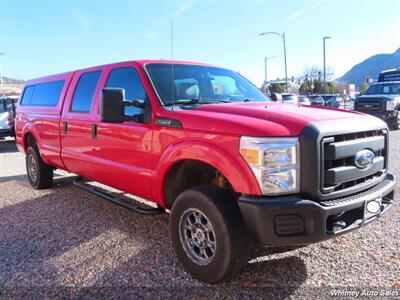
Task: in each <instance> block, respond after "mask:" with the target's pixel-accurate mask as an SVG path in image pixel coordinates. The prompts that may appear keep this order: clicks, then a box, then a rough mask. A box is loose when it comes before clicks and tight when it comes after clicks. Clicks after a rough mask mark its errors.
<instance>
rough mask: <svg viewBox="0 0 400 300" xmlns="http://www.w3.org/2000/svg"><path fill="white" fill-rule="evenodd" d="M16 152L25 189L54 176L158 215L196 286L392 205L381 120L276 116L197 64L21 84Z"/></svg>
mask: <svg viewBox="0 0 400 300" xmlns="http://www.w3.org/2000/svg"><path fill="white" fill-rule="evenodd" d="M16 139H17V143H18V147H19V149H20V151H22V152H23V153H25V155H26V168H27V174H28V179H29V182H30V183H31V185H32V186H33V187H34V188H36V189H41V188H49V187H51V185H52V181H53V170H54V169H62V170H66V171H68V172H71V173H75V174H77V175H79V177H80V178H83V179H85V180H90V181H96V182H100V183H102V184H104V185H107V186H110V187H112V188H116V189H119V190H122V191H124V192H126V193H129V194H133V195H136V196H138V197H141V198H144V199H147V200H149V201H152V202H154V203H156V204H157V205H158V207H159V209H163V210H165V211H167V212H169V213H170V234H171V239H172V244H173V247H174V248H175V251H176V253H177V256H178V258H179V260H180V261H181V262H182V264H183V266H184V268H185V269H186V270H187V271H188V272H189V273H190V274H191V275H192V276H194V277H195V278H197V279H200V280H202V281H205V282H216V281H220V280H226V279H227V278H230V277H231V276H232V275H233V274H235V273H236V272H237V271H238V270H240V268H241V267H242V266H243V265H244V264H246V263H247V251H248V244H249V241H255V242H257V243H260V244H263V245H268V246H282V245H307V244H310V243H314V242H318V241H322V240H325V239H328V238H332V237H335V236H338V235H341V234H344V233H347V232H350V231H352V230H354V229H358V228H360V227H361V226H363V225H365V224H368V223H370V222H371V221H373V220H375V219H377V217H379V216H380V215H381V214H383V213H384V212H386V211H387V210H388V208H389V207H390V206H391V205H392V203H393V199H394V192H393V191H394V183H395V177H394V175H393V174H392V173H390V172H389V171H388V139H389V134H388V129H387V126H386V125H385V123H384V122H383V121H381V120H379V119H377V118H374V117H371V116H368V115H364V114H361V113H358V112H352V111H343V110H338V109H333V108H325V107H324V108H322V107H312V106H303V105H298V104H283V103H276V102H273V101H270V100H269V99H268V98H267V97H266V96H264V95H263V94H262V93H261V92H259V90H258V89H257V88H256V87H255V86H253V85H252V84H251V83H250V82H249V81H247V80H246V79H245V78H243V77H242V76H241V75H240V74H238V73H236V72H233V71H230V70H227V69H225V68H220V67H216V66H212V65H207V64H199V63H191V62H179V61H164V60H160V61H157V60H154V61H152V60H142V61H130V62H122V63H115V64H109V65H104V66H97V67H93V68H88V69H83V70H77V71H73V72H69V73H63V74H59V75H53V76H49V77H44V78H39V79H34V80H30V81H28V82H26V86H25V88H24V91H23V94H22V96H21V98H20V101H19V103H18V106H17V114H16ZM127 225H128V226H129V224H127Z"/></svg>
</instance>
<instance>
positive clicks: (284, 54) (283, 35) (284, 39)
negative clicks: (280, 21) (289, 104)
mask: <svg viewBox="0 0 400 300" xmlns="http://www.w3.org/2000/svg"><path fill="white" fill-rule="evenodd" d="M282 38H283V56H284V57H285V84H286V93H287V92H288V91H289V90H288V79H287V62H286V38H285V33H282Z"/></svg>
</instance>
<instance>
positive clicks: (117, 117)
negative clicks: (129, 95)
mask: <svg viewBox="0 0 400 300" xmlns="http://www.w3.org/2000/svg"><path fill="white" fill-rule="evenodd" d="M126 106H134V107H138V108H142V109H145V106H146V104H145V101H144V100H133V101H127V100H125V90H124V89H121V88H103V89H102V90H101V97H100V121H101V122H106V123H122V122H124V121H129V120H132V117H129V116H125V114H124V110H125V107H126Z"/></svg>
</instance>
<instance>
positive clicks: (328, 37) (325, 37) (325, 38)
mask: <svg viewBox="0 0 400 300" xmlns="http://www.w3.org/2000/svg"><path fill="white" fill-rule="evenodd" d="M330 38H331V37H330V36H324V37H323V39H322V41H323V52H324V91H325V92H326V58H325V40H327V39H330Z"/></svg>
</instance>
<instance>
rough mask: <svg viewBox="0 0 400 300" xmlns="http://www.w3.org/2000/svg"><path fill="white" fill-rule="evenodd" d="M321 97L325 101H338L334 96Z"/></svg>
mask: <svg viewBox="0 0 400 300" xmlns="http://www.w3.org/2000/svg"><path fill="white" fill-rule="evenodd" d="M321 97H322V99H324V100H325V101H329V100H336V96H332V95H322V96H321Z"/></svg>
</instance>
